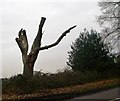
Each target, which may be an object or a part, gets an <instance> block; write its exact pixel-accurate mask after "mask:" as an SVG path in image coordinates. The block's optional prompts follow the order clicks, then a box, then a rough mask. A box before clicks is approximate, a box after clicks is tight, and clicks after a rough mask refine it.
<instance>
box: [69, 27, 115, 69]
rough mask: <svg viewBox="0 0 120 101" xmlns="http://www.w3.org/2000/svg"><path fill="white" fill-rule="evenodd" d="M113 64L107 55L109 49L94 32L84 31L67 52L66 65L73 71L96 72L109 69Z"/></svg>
mask: <svg viewBox="0 0 120 101" xmlns="http://www.w3.org/2000/svg"><path fill="white" fill-rule="evenodd" d="M111 63H112V64H113V58H112V57H111V56H110V54H109V49H108V47H107V45H105V44H104V43H103V41H102V38H101V36H100V34H99V33H97V32H96V31H94V30H91V31H88V30H86V29H85V30H84V31H83V32H81V33H80V35H79V37H78V38H77V39H76V40H75V42H74V43H72V45H71V51H69V52H68V62H67V65H68V66H70V67H71V68H72V69H73V70H81V71H86V70H93V69H96V70H97V71H101V70H106V69H109V68H107V67H109V66H110V65H111Z"/></svg>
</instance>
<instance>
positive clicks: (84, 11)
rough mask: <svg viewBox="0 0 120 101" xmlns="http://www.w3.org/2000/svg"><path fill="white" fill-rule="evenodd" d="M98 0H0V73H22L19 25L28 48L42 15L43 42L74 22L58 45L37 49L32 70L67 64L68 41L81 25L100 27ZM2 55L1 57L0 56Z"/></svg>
mask: <svg viewBox="0 0 120 101" xmlns="http://www.w3.org/2000/svg"><path fill="white" fill-rule="evenodd" d="M84 1H85V0H84ZM97 2H98V0H89V2H83V0H78V1H75V0H74V1H65V0H63V1H61V0H60V1H58V2H56V1H49V2H48V1H46V0H43V1H40V0H1V1H0V8H1V9H0V19H1V20H0V29H1V30H0V32H1V33H2V34H0V35H1V36H0V37H2V38H1V39H0V51H2V52H0V61H2V64H1V68H2V77H10V76H12V75H15V74H19V73H22V70H23V68H22V67H23V64H22V59H21V52H20V49H19V47H18V45H17V43H16V41H15V38H16V37H17V36H18V32H19V30H20V29H21V28H23V29H25V30H26V32H27V36H28V42H29V48H31V44H32V42H33V40H34V38H35V36H36V33H37V31H38V26H39V22H40V19H41V17H46V22H45V25H44V28H43V31H44V35H43V39H42V46H44V45H48V44H50V43H53V42H54V41H56V39H57V38H58V37H59V36H60V35H61V33H62V32H64V31H65V30H67V29H68V28H69V27H71V26H73V25H77V27H76V28H75V29H73V30H72V31H71V32H70V33H69V34H68V35H67V36H66V37H64V38H63V40H62V41H61V42H60V44H59V45H57V46H55V47H53V48H50V49H49V50H43V51H40V53H39V57H38V59H37V61H36V63H35V68H34V70H35V71H40V70H42V71H43V72H52V73H53V72H56V71H57V70H58V69H63V68H66V61H67V57H68V54H67V52H68V51H69V50H70V45H71V43H72V42H74V41H75V39H76V38H77V37H78V36H79V33H80V32H81V31H83V29H84V28H87V29H91V28H93V29H96V30H99V25H98V24H97V22H96V16H97V15H99V14H100V11H99V7H98V5H97ZM1 57H2V58H1Z"/></svg>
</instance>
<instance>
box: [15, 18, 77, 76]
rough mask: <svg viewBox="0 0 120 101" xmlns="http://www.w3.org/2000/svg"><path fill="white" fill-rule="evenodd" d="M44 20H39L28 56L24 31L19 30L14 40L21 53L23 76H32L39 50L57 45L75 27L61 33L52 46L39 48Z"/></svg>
mask: <svg viewBox="0 0 120 101" xmlns="http://www.w3.org/2000/svg"><path fill="white" fill-rule="evenodd" d="M45 20H46V18H45V17H42V18H41V21H40V25H39V29H38V33H37V36H36V38H35V39H34V42H33V44H32V48H31V51H30V53H29V54H28V40H27V35H26V31H25V30H23V29H21V30H20V31H19V33H18V38H16V42H17V44H18V46H19V48H20V50H21V53H22V61H23V65H24V67H23V68H24V70H23V74H24V75H25V76H32V75H33V69H34V64H35V61H36V59H37V56H38V53H39V51H40V50H45V49H48V48H51V47H54V46H56V45H58V44H59V42H60V41H61V40H62V39H63V37H64V36H66V34H67V33H69V32H70V30H72V29H73V28H75V27H76V26H73V27H70V28H69V29H68V30H66V31H65V32H63V33H62V35H61V36H60V37H59V38H58V39H57V41H56V42H54V43H53V44H50V45H46V46H43V47H41V39H42V35H43V32H42V28H43V25H44V23H45Z"/></svg>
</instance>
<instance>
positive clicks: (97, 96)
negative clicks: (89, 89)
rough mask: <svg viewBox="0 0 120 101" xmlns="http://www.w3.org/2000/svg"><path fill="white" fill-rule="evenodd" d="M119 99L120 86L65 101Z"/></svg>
mask: <svg viewBox="0 0 120 101" xmlns="http://www.w3.org/2000/svg"><path fill="white" fill-rule="evenodd" d="M99 100H100V101H120V87H119V88H113V89H108V90H105V91H100V92H97V93H93V94H89V95H85V96H79V97H75V98H72V99H70V100H65V101H99Z"/></svg>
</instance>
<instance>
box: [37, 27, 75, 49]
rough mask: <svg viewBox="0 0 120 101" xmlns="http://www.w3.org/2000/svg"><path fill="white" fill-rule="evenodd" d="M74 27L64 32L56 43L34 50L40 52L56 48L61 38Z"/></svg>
mask: <svg viewBox="0 0 120 101" xmlns="http://www.w3.org/2000/svg"><path fill="white" fill-rule="evenodd" d="M75 27H76V25H75V26H73V27H70V28H69V29H68V30H66V31H65V32H63V33H62V35H61V36H60V37H59V38H58V40H57V41H56V42H54V43H53V44H50V45H46V46H43V47H40V48H36V50H39V51H40V50H45V49H48V48H51V47H54V46H56V45H57V44H58V43H59V42H60V41H61V40H62V39H63V37H64V36H66V34H67V33H69V32H70V30H72V29H73V28H75Z"/></svg>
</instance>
